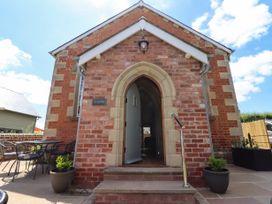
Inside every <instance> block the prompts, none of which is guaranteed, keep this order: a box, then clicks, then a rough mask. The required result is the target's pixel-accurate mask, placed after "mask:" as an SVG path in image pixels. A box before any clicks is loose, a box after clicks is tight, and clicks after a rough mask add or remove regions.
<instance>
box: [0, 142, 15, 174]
mask: <svg viewBox="0 0 272 204" xmlns="http://www.w3.org/2000/svg"><path fill="white" fill-rule="evenodd" d="M0 157H1V162H0V165H1V164H2V162H5V161H7V163H6V165H5V166H4V167H3V169H2V171H4V170H5V168H6V167H7V166H8V164H9V163H10V161H11V160H14V159H15V158H16V146H15V144H14V143H13V142H10V141H6V140H0Z"/></svg>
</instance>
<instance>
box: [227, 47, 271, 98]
mask: <svg viewBox="0 0 272 204" xmlns="http://www.w3.org/2000/svg"><path fill="white" fill-rule="evenodd" d="M230 67H231V71H232V76H233V81H234V86H235V91H236V96H237V99H238V101H239V102H242V101H246V100H248V99H250V97H249V95H250V94H251V93H255V92H259V91H260V88H259V85H260V84H261V83H263V82H264V81H265V78H266V77H268V76H272V51H268V50H265V51H263V52H260V53H258V54H256V55H250V56H245V57H241V58H239V59H238V60H236V61H234V62H231V63H230Z"/></svg>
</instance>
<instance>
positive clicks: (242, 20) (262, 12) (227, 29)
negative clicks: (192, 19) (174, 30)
mask: <svg viewBox="0 0 272 204" xmlns="http://www.w3.org/2000/svg"><path fill="white" fill-rule="evenodd" d="M211 8H212V9H213V11H214V13H213V15H212V17H211V18H210V19H209V21H208V23H207V25H206V28H205V29H204V30H200V31H202V32H205V33H206V34H208V35H210V36H211V37H212V38H213V39H215V40H217V41H219V42H221V43H223V44H226V45H228V46H234V47H240V46H242V45H244V44H246V43H248V42H249V41H251V40H253V39H257V38H259V37H261V36H263V35H264V34H266V33H267V31H268V28H269V26H271V24H272V14H271V13H270V12H269V10H268V9H269V8H268V6H267V5H265V4H261V3H259V1H258V0H246V1H245V0H223V1H221V2H219V1H218V0H211ZM202 23H204V21H203V22H202ZM201 27H204V25H203V24H201V25H198V28H201Z"/></svg>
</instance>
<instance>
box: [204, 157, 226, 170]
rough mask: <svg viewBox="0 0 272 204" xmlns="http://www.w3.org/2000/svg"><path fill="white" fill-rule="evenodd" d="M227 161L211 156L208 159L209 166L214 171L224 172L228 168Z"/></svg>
mask: <svg viewBox="0 0 272 204" xmlns="http://www.w3.org/2000/svg"><path fill="white" fill-rule="evenodd" d="M226 163H227V162H226V160H225V159H223V158H215V157H214V156H210V157H209V159H208V166H209V167H210V168H211V170H212V171H222V170H223V169H224V167H225V166H226Z"/></svg>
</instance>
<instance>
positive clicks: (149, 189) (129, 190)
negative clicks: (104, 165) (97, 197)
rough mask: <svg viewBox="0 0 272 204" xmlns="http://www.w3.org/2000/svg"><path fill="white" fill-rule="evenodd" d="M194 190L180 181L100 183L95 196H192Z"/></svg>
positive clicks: (95, 190)
mask: <svg viewBox="0 0 272 204" xmlns="http://www.w3.org/2000/svg"><path fill="white" fill-rule="evenodd" d="M196 192H197V191H196V189H195V188H194V187H192V186H191V185H190V186H189V187H188V188H185V187H184V186H183V182H181V181H102V182H101V183H100V184H99V185H98V186H97V187H96V188H95V189H94V193H95V194H192V195H194V194H195V193H196Z"/></svg>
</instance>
